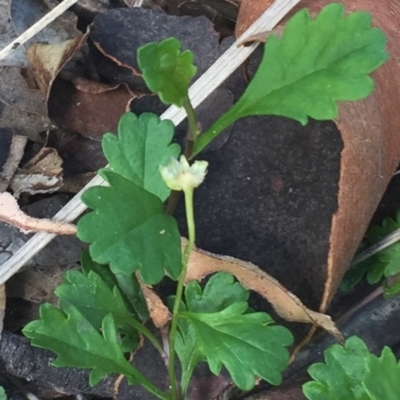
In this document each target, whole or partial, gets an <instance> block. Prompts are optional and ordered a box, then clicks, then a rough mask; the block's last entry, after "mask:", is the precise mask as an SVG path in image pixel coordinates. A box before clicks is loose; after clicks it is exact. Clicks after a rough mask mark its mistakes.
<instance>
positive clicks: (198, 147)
mask: <svg viewBox="0 0 400 400" xmlns="http://www.w3.org/2000/svg"><path fill="white" fill-rule="evenodd" d="M238 118H239V117H238V115H237V114H236V111H235V106H233V107H232V108H231V109H230V110H229V111H228V112H226V113H225V114H223V115H222V116H221V117H220V118H219V119H218V120H217V121H215V122H214V124H213V125H211V127H210V128H208V129H207V130H206V131H205V132H204V133H202V134H201V135H200V136H199V137H198V138H197V139H196V140H195V142H194V149H193V151H192V154H191V155H190V157H189V158H193V157H195V156H196V155H197V154H199V153H200V152H201V151H202V150H203V149H204V148H205V147H206V146H207V145H208V144H209V143H210V142H211V141H212V140H213V139H215V138H216V137H217V136H218V135H219V134H220V133H221V132H222V131H223V130H224V129H226V128H227V127H228V126H229V125H231V124H233V123H234V122H235V121H236V120H237V119H238ZM189 158H188V159H189Z"/></svg>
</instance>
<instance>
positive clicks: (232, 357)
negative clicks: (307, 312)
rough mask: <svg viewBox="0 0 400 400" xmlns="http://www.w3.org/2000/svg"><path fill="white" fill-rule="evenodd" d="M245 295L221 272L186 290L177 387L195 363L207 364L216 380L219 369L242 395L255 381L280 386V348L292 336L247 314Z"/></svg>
mask: <svg viewBox="0 0 400 400" xmlns="http://www.w3.org/2000/svg"><path fill="white" fill-rule="evenodd" d="M248 296H249V293H248V291H247V290H245V289H244V288H243V287H242V286H241V285H240V284H238V283H237V282H235V281H234V279H233V277H232V276H231V275H229V274H226V273H218V274H215V275H214V276H213V277H211V279H210V280H209V281H208V282H207V284H206V286H205V288H204V290H202V289H201V287H200V286H199V285H198V283H197V282H190V283H189V284H188V285H187V287H186V289H185V299H186V305H184V304H183V305H182V306H181V311H180V313H179V321H178V327H179V335H178V337H177V339H176V343H175V345H176V351H177V354H178V357H179V360H180V361H181V364H182V371H183V376H182V387H184V388H185V387H186V386H185V385H186V383H187V382H188V381H189V379H190V376H191V374H192V372H193V369H194V367H195V366H196V365H197V364H198V363H199V362H201V361H207V363H208V364H209V366H210V369H211V371H212V372H213V373H214V374H216V375H218V374H219V373H220V371H221V368H222V366H223V365H224V366H225V367H226V368H227V370H228V371H229V373H230V374H231V377H232V379H233V381H234V382H235V383H236V385H237V386H238V387H239V388H240V389H243V390H249V389H251V388H252V387H254V385H255V379H256V377H261V378H263V379H265V380H267V381H268V382H270V383H271V384H274V385H278V384H279V383H280V382H281V379H282V378H281V372H282V371H283V369H284V368H285V367H286V366H287V364H288V360H289V353H288V351H287V350H286V348H285V346H288V345H290V344H291V343H292V341H293V337H292V335H291V333H290V332H289V331H288V330H287V329H286V328H283V327H280V326H272V324H273V320H272V318H271V317H270V316H269V315H268V314H266V313H255V312H249V311H251V310H249V308H248V305H247V300H248Z"/></svg>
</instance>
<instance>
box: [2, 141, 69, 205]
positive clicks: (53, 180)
mask: <svg viewBox="0 0 400 400" xmlns="http://www.w3.org/2000/svg"><path fill="white" fill-rule="evenodd" d="M62 163H63V160H62V158H61V157H60V156H59V155H58V153H57V150H55V149H52V148H50V147H43V148H42V149H41V150H40V151H39V153H38V154H36V156H34V157H33V158H32V159H31V160H29V161H28V162H27V163H26V164H25V165H24V166H23V167H22V168H21V169H19V170H18V171H17V173H16V174H15V176H14V177H13V179H12V181H11V185H10V186H11V189H12V190H13V192H14V196H15V197H16V198H18V197H19V195H20V194H21V193H29V194H38V193H53V192H55V191H57V190H59V189H60V188H61V186H62V185H63V169H62Z"/></svg>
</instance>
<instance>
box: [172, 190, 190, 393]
mask: <svg viewBox="0 0 400 400" xmlns="http://www.w3.org/2000/svg"><path fill="white" fill-rule="evenodd" d="M184 193H185V208H186V220H187V225H188V232H189V235H188V236H189V238H188V239H189V241H188V244H187V246H186V248H185V251H184V253H183V256H182V271H181V274H180V276H179V280H178V287H177V290H176V297H175V302H174V308H173V311H172V322H171V330H170V333H169V363H168V375H169V379H170V384H171V398H172V400H177V399H178V391H177V387H176V377H175V337H176V330H177V327H178V314H179V306H180V304H181V300H182V295H183V284H184V281H185V276H186V271H187V265H188V261H189V255H190V252H191V251H192V249H193V247H194V243H195V240H196V229H195V223H194V212H193V188H188V189H186V190H185V191H184Z"/></svg>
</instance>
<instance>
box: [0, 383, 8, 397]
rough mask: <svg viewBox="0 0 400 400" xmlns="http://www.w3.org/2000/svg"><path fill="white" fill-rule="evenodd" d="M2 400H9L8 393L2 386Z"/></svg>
mask: <svg viewBox="0 0 400 400" xmlns="http://www.w3.org/2000/svg"><path fill="white" fill-rule="evenodd" d="M0 400H7V393H6V391H5V390H4V388H3V386H0Z"/></svg>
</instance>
